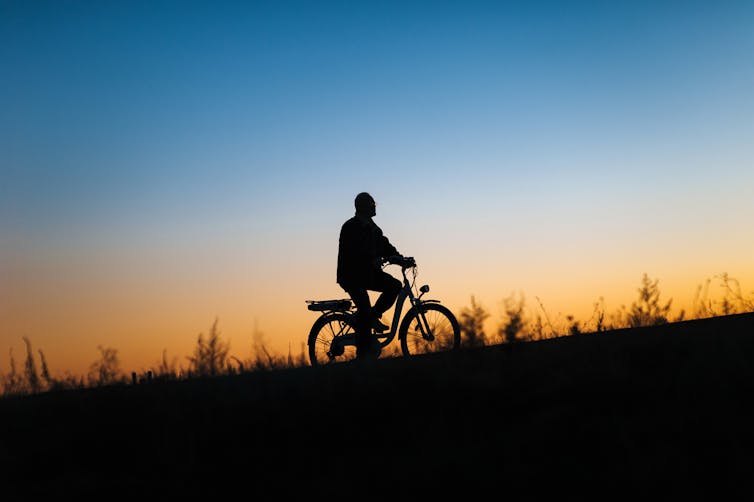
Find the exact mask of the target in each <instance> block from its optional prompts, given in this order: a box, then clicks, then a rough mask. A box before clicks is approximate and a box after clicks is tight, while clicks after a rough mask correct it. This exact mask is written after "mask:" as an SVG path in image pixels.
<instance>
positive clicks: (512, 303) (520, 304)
mask: <svg viewBox="0 0 754 502" xmlns="http://www.w3.org/2000/svg"><path fill="white" fill-rule="evenodd" d="M525 303H526V302H525V299H524V295H523V293H521V295H520V297H519V299H518V300H516V298H515V295H513V294H511V295H510V296H508V297H507V298H505V299H503V311H504V312H503V319H502V322H501V324H500V327H499V328H498V337H499V338H500V339H501V340H502V341H503V342H505V343H513V342H515V341H517V340H519V339H521V338H523V336H522V335H523V333H524V327H525V326H526V319H525V316H524V304H525Z"/></svg>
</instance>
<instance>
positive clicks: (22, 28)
mask: <svg viewBox="0 0 754 502" xmlns="http://www.w3.org/2000/svg"><path fill="white" fill-rule="evenodd" d="M0 71H1V72H2V76H1V78H0V110H2V112H1V113H0V354H7V352H8V350H11V349H13V351H14V352H13V353H14V355H15V357H16V361H17V364H20V363H21V362H22V361H23V357H24V354H25V352H24V349H25V347H24V344H23V337H28V338H29V339H30V340H31V342H32V345H33V347H34V349H35V350H37V349H41V350H43V352H45V355H46V357H47V361H48V364H49V366H50V369H51V371H52V373H53V374H62V373H63V372H66V371H69V372H72V373H74V374H83V373H85V372H86V370H87V367H88V366H89V364H90V363H91V362H93V361H94V360H96V359H97V358H98V355H99V353H98V350H97V346H104V347H111V348H115V349H117V350H118V354H119V356H120V360H121V366H122V369H123V370H124V371H128V372H130V371H131V370H142V369H145V368H148V367H150V366H153V365H155V364H156V363H157V362H158V361H159V360H160V358H161V357H162V353H163V350H166V351H167V355H168V358H169V359H173V358H175V359H177V360H178V363H179V364H181V365H184V366H185V365H186V356H187V355H190V354H191V350H192V348H193V347H194V345H195V342H196V337H197V335H198V334H199V333H200V332H205V333H206V332H207V331H208V329H209V328H210V326H211V325H212V322H213V321H214V319H215V318H217V319H218V321H219V328H220V330H221V332H222V335H223V337H224V338H226V339H229V340H230V343H231V352H232V353H233V354H234V355H236V356H238V357H240V358H246V357H249V356H250V355H251V347H252V344H253V342H254V339H255V338H254V336H255V335H254V333H257V335H256V336H257V340H259V338H258V337H259V336H260V334H261V336H262V338H261V340H262V342H263V343H264V344H265V345H266V346H267V347H268V349H270V350H271V351H272V352H277V353H282V354H285V353H287V352H288V350H289V347H290V349H291V351H292V352H293V353H294V354H298V353H300V351H301V346H302V344H303V343H305V340H306V335H307V333H308V329H309V326H310V325H311V323H312V322H313V321H314V319H315V317H316V315H315V314H314V313H312V312H309V311H307V310H306V305H305V303H304V300H307V299H325V298H343V297H345V293H344V292H343V291H342V290H341V289H340V288H339V287H338V285H337V284H336V283H335V262H336V254H337V241H338V233H339V230H340V226H341V224H342V223H343V222H344V221H345V220H346V219H347V218H349V217H350V216H351V215H352V214H353V198H354V196H355V195H356V193H358V192H360V191H369V192H370V193H372V195H373V196H374V197H375V199H376V200H377V204H378V206H377V217H376V218H375V221H376V222H377V223H378V224H379V225H380V226H381V227H382V228H383V230H384V231H385V234H386V235H387V236H388V237H389V238H390V239H391V241H392V242H393V243H394V244H395V245H396V246H397V247H398V249H399V250H400V251H401V252H402V253H403V254H406V255H411V256H415V257H416V259H417V261H418V263H419V278H418V282H419V283H429V284H430V286H431V287H432V293H431V295H432V296H434V297H436V298H439V299H441V300H442V301H443V302H444V303H445V304H447V305H448V306H450V307H451V308H452V309H453V310H455V311H458V310H459V309H460V308H461V307H463V306H465V305H468V304H469V301H470V297H471V295H474V296H475V297H476V299H477V300H478V301H479V302H480V303H481V304H482V305H484V306H485V307H486V308H487V309H488V310H489V311H490V313H491V314H492V317H491V319H490V323H492V324H491V325H490V326H491V327H490V331H491V330H493V329H494V322H496V319H498V318H499V317H500V314H501V311H502V310H501V303H502V300H503V298H505V297H507V296H509V295H511V294H514V293H515V294H517V295H520V294H522V295H524V296H525V298H526V302H527V303H526V304H527V307H529V308H531V309H532V311H534V310H535V309H537V308H539V305H538V301H537V300H536V299H537V298H538V299H539V301H541V302H542V304H543V305H544V307H545V309H546V310H547V313H548V315H549V316H550V317H551V318H553V319H554V318H557V317H558V316H561V315H565V314H573V315H575V316H577V317H578V318H581V319H583V320H586V319H587V318H588V317H589V316H590V315H591V312H592V308H593V303H594V302H595V301H596V300H597V299H598V298H599V297H603V298H604V300H605V306H606V308H607V309H608V311H612V310H615V309H617V308H618V307H619V306H620V305H621V304H630V302H631V301H633V299H634V298H635V297H636V289H637V288H638V287H639V285H640V281H641V277H642V274H643V273H647V274H649V276H650V277H653V278H657V279H659V280H660V288H661V290H662V292H663V298H665V299H667V298H670V297H672V298H673V299H674V304H675V305H678V306H679V307H681V306H684V305H687V304H688V303H689V302H690V301H691V300H692V297H693V295H694V292H695V289H696V287H697V286H698V285H700V284H702V283H703V282H704V281H705V280H706V279H707V278H711V277H713V276H714V275H715V274H719V273H722V272H727V273H729V274H730V275H731V276H733V277H735V278H737V279H738V280H739V281H740V282H741V284H742V286H743V287H744V289H745V291H747V292H748V291H751V290H752V289H754V263H752V256H754V253H752V251H754V232H752V231H751V222H752V217H753V216H754V197H752V195H751V192H752V188H753V187H754V141H753V140H754V2H750V1H736V2H728V1H705V2H695V1H667V2H664V1H649V2H642V1H635V2H633V1H632V2H579V1H574V2H545V1H542V2H538V1H521V2H474V1H459V2H436V1H435V2H407V1H401V2H326V1H312V2H286V1H275V2H190V1H182V2H162V1H149V2H139V1H128V2H102V1H91V2H85V1H65V2H62V1H49V2H46V1H34V2H29V1H19V2H8V1H1V0H0ZM393 272H394V273H395V272H397V271H396V270H393ZM540 312H541V310H540ZM8 367H9V359H8V357H7V355H6V356H2V355H0V372H6V371H7V370H8Z"/></svg>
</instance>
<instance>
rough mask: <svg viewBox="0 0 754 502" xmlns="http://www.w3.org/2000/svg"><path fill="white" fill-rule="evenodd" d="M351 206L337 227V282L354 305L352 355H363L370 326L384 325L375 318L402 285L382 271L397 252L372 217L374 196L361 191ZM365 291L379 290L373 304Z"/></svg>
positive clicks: (368, 343)
mask: <svg viewBox="0 0 754 502" xmlns="http://www.w3.org/2000/svg"><path fill="white" fill-rule="evenodd" d="M354 205H355V206H356V214H355V215H354V216H353V217H352V218H350V219H349V220H347V221H346V222H345V223H344V224H343V226H342V227H341V229H340V241H339V245H338V273H337V282H338V284H339V285H340V287H342V288H343V289H344V290H345V291H346V293H348V295H349V296H350V297H351V300H353V303H354V305H355V306H356V326H354V329H355V331H356V356H357V357H363V356H365V355H369V354H370V353H371V352H372V347H373V346H372V342H373V339H372V337H371V330H372V328H374V329H375V331H384V330H386V329H387V328H388V327H387V326H386V325H385V324H383V323H382V322H380V320H379V319H380V317H382V314H383V313H384V312H385V311H386V310H388V309H389V308H390V307H391V306H392V305H393V302H395V299H396V298H397V297H398V293H399V292H400V290H401V287H402V284H401V282H400V281H399V280H398V279H396V278H395V277H393V276H392V275H390V274H388V273H387V272H385V271H383V270H382V263H383V260H385V259H386V258H387V257H389V256H400V253H398V251H397V250H396V249H395V246H393V245H392V244H391V243H390V241H389V240H388V238H387V237H385V236H384V235H383V234H382V230H381V229H380V227H378V226H377V224H376V223H375V222H374V221H373V220H372V217H373V216H375V215H376V214H377V211H376V207H377V204H376V203H375V202H374V199H373V198H372V196H371V195H369V194H368V193H367V192H362V193H360V194H358V195H357V196H356V199H355V200H354ZM368 291H379V292H380V296H379V297H378V298H377V300H376V301H375V302H374V306H372V305H371V302H370V299H369V294H368Z"/></svg>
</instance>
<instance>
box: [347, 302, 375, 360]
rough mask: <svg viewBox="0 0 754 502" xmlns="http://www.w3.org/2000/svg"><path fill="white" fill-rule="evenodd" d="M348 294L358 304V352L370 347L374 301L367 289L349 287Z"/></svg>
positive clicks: (356, 315)
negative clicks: (372, 301)
mask: <svg viewBox="0 0 754 502" xmlns="http://www.w3.org/2000/svg"><path fill="white" fill-rule="evenodd" d="M346 292H347V293H348V295H349V296H350V297H351V300H353V304H354V305H355V306H356V314H355V321H356V323H355V324H356V325H355V326H354V330H355V331H356V353H357V355H358V353H359V351H366V350H368V349H369V346H370V342H371V339H370V338H371V334H372V303H371V301H370V300H369V293H367V290H366V289H359V288H356V289H348V290H346Z"/></svg>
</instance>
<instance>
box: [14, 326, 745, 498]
mask: <svg viewBox="0 0 754 502" xmlns="http://www.w3.org/2000/svg"><path fill="white" fill-rule="evenodd" d="M752 361H754V314H736V315H731V316H724V317H716V318H710V319H700V320H693V321H685V322H678V323H671V324H667V325H663V326H656V327H645V328H635V329H621V330H614V331H607V332H602V333H599V334H582V335H575V336H568V337H562V338H556V339H549V340H542V341H537V342H520V343H513V344H503V345H496V346H488V347H482V348H478V349H473V350H472V349H468V350H464V351H462V352H460V353H457V354H440V355H437V354H436V355H428V356H421V357H415V358H412V359H403V358H393V359H382V360H378V361H375V362H374V363H372V364H368V365H363V364H358V365H357V364H354V363H344V364H339V365H334V366H331V367H326V368H308V367H299V368H289V369H281V370H274V371H269V372H257V373H249V374H242V375H236V376H222V377H216V378H206V379H192V380H189V381H177V382H176V381H174V382H155V383H152V384H150V385H136V386H115V387H110V388H101V389H80V390H71V391H64V392H57V393H56V392H51V393H44V394H39V395H33V396H25V397H12V398H6V399H2V400H0V417H2V428H3V430H2V436H1V437H0V463H1V464H2V465H1V467H2V469H0V473H2V476H3V477H4V478H5V479H3V486H4V487H5V492H4V493H3V495H7V498H5V497H4V499H6V500H16V499H17V500H29V498H28V497H29V496H31V495H38V496H44V495H51V494H54V493H56V494H61V493H70V494H75V495H77V496H85V495H87V494H89V495H94V496H100V497H101V496H104V497H106V498H108V497H109V495H108V494H112V493H114V492H116V493H118V494H119V495H125V496H129V497H139V498H143V496H144V495H145V494H149V495H150V498H151V497H154V496H167V495H179V496H188V495H200V496H210V495H213V494H214V495H218V493H221V492H222V491H223V490H233V489H237V490H240V491H241V493H242V494H243V495H244V496H255V495H256V496H266V497H268V496H270V495H276V496H300V495H305V496H313V495H323V496H333V495H338V494H341V495H345V496H348V495H349V494H352V493H355V492H358V491H360V490H363V489H364V487H368V489H369V491H370V493H372V494H373V495H377V496H383V495H384V496H391V494H395V493H403V494H407V493H410V492H414V491H416V492H417V493H427V491H436V490H437V489H442V490H443V492H447V491H449V490H465V491H476V490H478V491H479V492H480V493H481V492H482V491H483V490H496V492H493V493H500V494H501V496H502V495H511V494H513V493H514V492H515V493H528V494H532V495H534V494H537V493H543V492H553V491H554V492H556V493H558V494H559V495H567V494H572V495H574V496H577V497H585V496H589V495H596V496H600V494H603V495H606V498H608V499H614V498H615V497H614V495H616V494H628V493H631V494H634V495H641V494H645V495H653V494H664V495H672V496H673V497H677V496H687V495H699V494H709V496H710V498H712V497H713V496H714V497H719V496H720V495H722V494H723V493H734V491H733V490H735V492H738V493H741V492H743V493H745V494H754V490H753V489H752V482H751V481H750V479H751V476H750V472H752V468H753V467H754V454H753V452H754V449H752V448H753V447H754V433H753V432H752V424H753V423H754V421H753V420H752V419H753V418H754V407H753V406H752V395H754V393H753V391H754V369H753V367H752V364H751V363H752ZM607 495H609V496H607ZM14 497H15V498H14Z"/></svg>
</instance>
